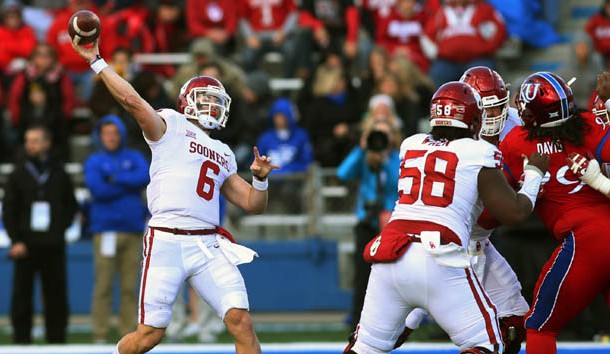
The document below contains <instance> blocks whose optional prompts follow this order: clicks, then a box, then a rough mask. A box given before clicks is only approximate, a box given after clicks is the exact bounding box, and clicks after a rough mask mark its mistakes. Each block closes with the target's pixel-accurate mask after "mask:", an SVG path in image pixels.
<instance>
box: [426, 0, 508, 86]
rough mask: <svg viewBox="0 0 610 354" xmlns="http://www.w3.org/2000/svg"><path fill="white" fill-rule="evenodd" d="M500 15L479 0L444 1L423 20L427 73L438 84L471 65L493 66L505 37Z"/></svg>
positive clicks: (456, 77)
mask: <svg viewBox="0 0 610 354" xmlns="http://www.w3.org/2000/svg"><path fill="white" fill-rule="evenodd" d="M506 36H507V32H506V26H505V24H504V20H503V19H502V16H501V15H500V14H499V13H498V12H497V11H496V10H495V9H494V8H493V7H491V5H489V4H487V3H485V2H483V1H479V0H448V1H446V2H445V4H444V5H443V7H441V8H440V9H439V10H438V11H437V12H436V13H435V14H434V15H433V16H432V17H431V18H430V20H428V22H427V23H426V26H425V29H424V37H423V38H422V45H423V49H424V52H425V53H426V55H427V56H428V57H429V58H430V59H432V66H431V68H430V72H429V75H430V77H431V78H432V81H434V84H435V85H436V86H437V87H438V86H440V85H442V84H444V83H445V82H448V81H454V80H458V79H459V78H460V77H461V76H462V73H463V72H464V71H465V70H466V69H468V68H470V67H473V66H478V65H481V66H487V67H489V68H495V59H494V55H495V54H496V52H497V51H498V49H500V47H501V46H502V44H503V43H504V40H505V39H506Z"/></svg>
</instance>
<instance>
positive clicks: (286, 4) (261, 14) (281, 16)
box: [239, 0, 299, 77]
mask: <svg viewBox="0 0 610 354" xmlns="http://www.w3.org/2000/svg"><path fill="white" fill-rule="evenodd" d="M239 7H240V14H241V15H240V20H239V32H240V35H241V36H242V37H243V39H244V42H245V45H246V46H245V49H244V52H243V66H244V68H245V70H246V71H252V70H255V69H259V63H260V61H261V58H262V57H263V55H265V54H266V53H268V52H273V51H275V52H280V53H282V56H283V67H284V76H286V77H292V76H293V75H294V73H295V71H296V57H295V54H296V49H297V48H296V39H295V36H294V32H295V30H296V29H297V23H298V19H299V15H298V11H297V6H296V4H295V3H294V0H277V1H274V2H261V1H256V0H242V1H241V2H240V5H239Z"/></svg>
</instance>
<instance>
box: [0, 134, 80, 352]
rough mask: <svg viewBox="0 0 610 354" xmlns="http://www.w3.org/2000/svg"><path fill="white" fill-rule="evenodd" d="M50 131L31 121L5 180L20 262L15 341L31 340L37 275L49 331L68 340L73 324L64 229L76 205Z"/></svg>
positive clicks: (12, 253)
mask: <svg viewBox="0 0 610 354" xmlns="http://www.w3.org/2000/svg"><path fill="white" fill-rule="evenodd" d="M51 141H52V137H51V132H50V131H49V130H48V129H47V128H46V127H44V126H40V125H38V126H32V127H29V128H28V129H27V130H26V132H25V144H24V147H25V158H24V159H23V160H21V161H20V162H19V163H18V164H17V166H16V168H15V170H14V171H13V172H12V173H11V175H10V176H9V179H8V183H7V185H6V186H5V193H6V194H5V195H4V200H3V204H2V205H3V214H2V221H3V222H4V226H5V228H6V231H7V233H8V236H9V237H10V239H11V248H10V250H9V252H8V256H9V257H10V258H12V259H13V261H14V262H15V265H14V273H13V288H12V296H11V323H12V326H13V342H14V343H17V344H30V343H32V336H31V331H32V320H33V302H34V299H33V295H34V279H35V278H36V277H37V276H39V277H40V280H41V283H42V291H41V294H42V304H43V307H44V318H45V336H46V340H47V342H49V343H65V342H66V331H67V327H68V296H67V290H68V289H67V279H66V244H65V239H64V234H65V231H66V229H67V228H68V226H70V224H71V223H72V221H73V218H74V214H75V213H76V210H77V207H78V205H77V202H76V199H75V197H74V189H73V186H72V181H71V180H70V176H68V175H67V174H66V172H65V171H64V168H63V165H62V164H61V163H60V162H59V160H58V159H56V158H55V156H53V155H52V154H51V153H50V149H51Z"/></svg>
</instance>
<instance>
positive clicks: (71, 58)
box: [47, 0, 108, 102]
mask: <svg viewBox="0 0 610 354" xmlns="http://www.w3.org/2000/svg"><path fill="white" fill-rule="evenodd" d="M87 9H88V10H91V11H93V12H95V13H97V12H98V10H97V7H96V6H95V5H94V3H93V1H92V0H68V5H67V6H66V7H64V8H62V9H60V10H58V11H57V13H56V14H55V19H54V20H53V23H52V24H51V27H49V31H48V32H47V42H48V43H49V44H50V45H51V47H53V49H54V50H55V52H57V56H58V58H59V63H60V64H61V65H63V67H64V69H65V70H66V72H67V73H68V76H70V79H72V82H73V83H74V85H75V86H76V89H77V91H76V94H77V97H78V98H79V100H80V101H82V102H87V100H88V99H89V97H90V96H91V92H92V90H93V72H91V70H90V69H89V64H87V63H85V62H83V60H82V59H81V58H80V57H79V56H78V54H76V53H75V52H74V50H72V45H71V44H70V41H71V39H70V35H69V34H68V20H69V19H70V17H71V16H72V14H74V13H75V12H77V11H80V10H87ZM104 33H108V31H107V30H106V29H105V28H104Z"/></svg>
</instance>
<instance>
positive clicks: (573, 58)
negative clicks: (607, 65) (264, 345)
mask: <svg viewBox="0 0 610 354" xmlns="http://www.w3.org/2000/svg"><path fill="white" fill-rule="evenodd" d="M603 70H604V65H603V64H602V58H601V57H600V55H599V54H597V53H595V52H594V51H593V45H592V43H591V39H590V38H589V36H587V35H586V34H577V35H576V36H574V39H573V42H572V52H571V55H570V58H569V60H568V61H567V62H566V63H565V65H564V66H563V68H561V71H560V72H559V73H558V74H559V75H560V76H561V77H565V78H566V80H570V79H572V78H576V81H574V82H572V83H571V84H570V88H572V92H573V93H574V101H575V102H576V105H577V106H578V107H581V108H585V109H587V107H588V106H589V98H590V97H591V93H592V92H594V90H595V83H596V77H597V74H599V73H600V72H602V71H603Z"/></svg>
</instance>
